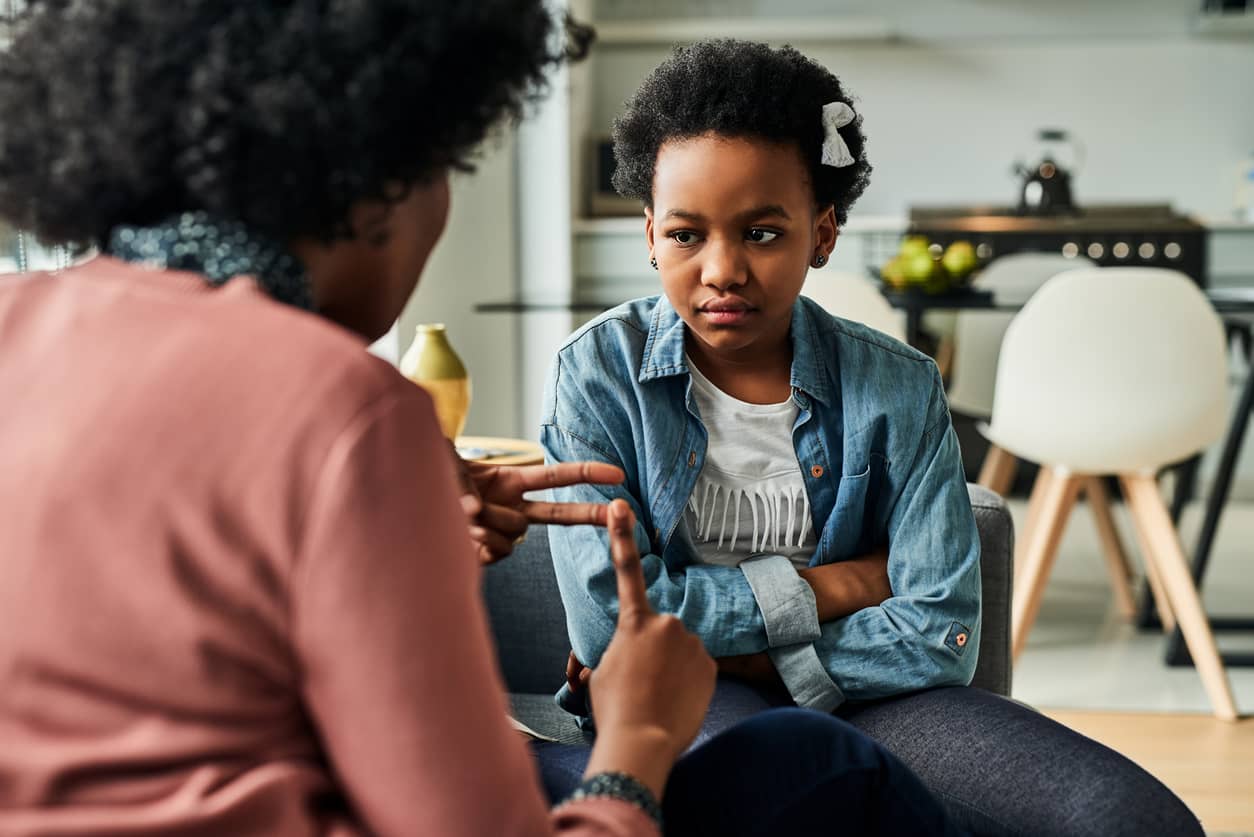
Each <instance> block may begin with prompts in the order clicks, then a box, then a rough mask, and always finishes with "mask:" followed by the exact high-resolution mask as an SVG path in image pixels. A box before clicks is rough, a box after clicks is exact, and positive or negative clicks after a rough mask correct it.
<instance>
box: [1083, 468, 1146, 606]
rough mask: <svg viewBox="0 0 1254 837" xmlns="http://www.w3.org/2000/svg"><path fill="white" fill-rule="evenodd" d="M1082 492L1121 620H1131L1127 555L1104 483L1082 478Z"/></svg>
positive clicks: (1130, 578) (1131, 596)
mask: <svg viewBox="0 0 1254 837" xmlns="http://www.w3.org/2000/svg"><path fill="white" fill-rule="evenodd" d="M1082 489H1083V492H1084V496H1085V498H1086V499H1087V500H1088V503H1089V509H1090V510H1091V511H1092V512H1093V522H1094V523H1096V524H1097V537H1098V539H1099V540H1100V541H1101V543H1102V557H1103V558H1105V559H1106V571H1107V572H1108V573H1109V574H1110V584H1111V587H1113V588H1114V592H1115V604H1116V605H1117V606H1118V607H1119V612H1120V613H1121V614H1123V618H1124V619H1127V620H1131V619H1133V618H1134V617H1135V616H1136V595H1135V594H1134V593H1133V592H1132V566H1131V565H1130V564H1129V563H1128V554H1127V553H1126V552H1125V551H1124V549H1123V541H1122V540H1121V539H1120V537H1119V530H1118V529H1116V528H1115V519H1114V516H1113V515H1111V513H1110V495H1109V494H1108V493H1107V492H1106V484H1105V483H1103V482H1102V478H1101V477H1085V478H1084V485H1083V487H1082Z"/></svg>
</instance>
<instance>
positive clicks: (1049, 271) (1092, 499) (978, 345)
mask: <svg viewBox="0 0 1254 837" xmlns="http://www.w3.org/2000/svg"><path fill="white" fill-rule="evenodd" d="M1091 267H1095V265H1094V264H1093V262H1091V261H1089V260H1088V259H1087V258H1084V257H1083V256H1076V257H1072V258H1068V257H1066V256H1062V255H1059V254H1057V253H1012V254H1010V255H1007V256H1002V257H1001V258H999V259H995V260H994V261H992V262H991V263H989V265H988V267H986V268H985V269H984V270H983V271H982V272H981V273H980V275H979V276H978V277H976V279H975V283H974V284H975V286H976V287H977V288H979V289H980V290H987V291H992V292H993V294H994V297H995V299H996V300H997V301H998V302H999V303H1002V304H1011V305H1021V304H1023V303H1026V302H1027V301H1028V300H1029V299H1030V298H1031V297H1032V294H1034V293H1036V291H1037V289H1039V288H1040V287H1041V286H1042V285H1044V284H1045V282H1046V281H1047V280H1048V279H1050V278H1051V277H1053V276H1056V275H1057V274H1059V273H1062V272H1064V271H1067V270H1073V269H1077V268H1091ZM1013 317H1014V314H1013V313H1010V312H1007V311H979V310H963V311H959V312H958V313H957V320H956V323H955V326H954V341H953V343H954V358H953V365H952V368H951V370H950V373H949V382H948V386H947V387H946V391H945V394H946V396H947V397H948V398H949V406H950V408H951V409H953V410H956V411H957V412H959V413H963V414H964V415H968V416H973V417H975V418H979V419H987V418H988V417H989V416H991V415H992V413H993V392H994V389H995V385H996V380H997V358H998V355H999V353H1000V350H1001V341H1002V337H1003V336H1004V335H1005V333H1006V328H1007V327H1008V326H1009V325H1010V321H1011V319H1013ZM1018 468H1019V460H1018V459H1017V458H1016V457H1014V456H1012V455H1011V454H1009V453H1007V452H1006V451H1005V450H1003V449H1002V448H1000V447H998V446H997V445H991V446H990V447H989V450H988V453H987V454H985V457H984V463H983V465H982V467H981V468H980V474H979V477H978V479H977V480H976V482H978V483H979V484H980V485H982V486H984V487H985V488H987V489H989V490H990V491H995V492H997V493H998V494H1001V495H1003V496H1004V495H1005V494H1006V492H1008V491H1009V490H1010V486H1011V485H1012V484H1013V483H1014V478H1015V474H1016V472H1017V471H1018ZM1080 494H1081V495H1082V496H1083V497H1084V498H1085V499H1086V500H1087V501H1088V506H1089V509H1090V511H1091V512H1092V514H1093V522H1094V524H1095V525H1096V527H1097V536H1098V541H1099V543H1100V544H1101V548H1102V556H1103V557H1104V558H1105V560H1106V569H1107V572H1108V574H1109V576H1110V583H1111V590H1112V592H1113V593H1114V598H1115V605H1116V607H1117V608H1118V609H1119V612H1120V614H1121V615H1122V616H1123V618H1124V619H1129V620H1130V619H1132V618H1133V617H1135V616H1136V610H1137V604H1136V594H1135V592H1134V591H1133V574H1132V565H1131V563H1130V562H1129V561H1128V554H1127V550H1126V549H1124V546H1123V541H1122V539H1121V538H1120V536H1119V529H1118V527H1117V526H1116V525H1115V520H1114V516H1113V514H1112V513H1111V510H1110V497H1109V495H1108V493H1107V491H1106V486H1105V484H1104V483H1103V482H1102V481H1101V480H1099V479H1096V478H1093V479H1089V480H1086V481H1085V484H1084V485H1083V486H1082V487H1081V491H1080Z"/></svg>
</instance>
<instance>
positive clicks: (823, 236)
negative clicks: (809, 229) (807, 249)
mask: <svg viewBox="0 0 1254 837" xmlns="http://www.w3.org/2000/svg"><path fill="white" fill-rule="evenodd" d="M839 235H840V227H838V226H836V207H834V206H833V205H832V204H830V203H829V204H828V205H827V206H825V207H823V208H822V209H820V210H819V213H818V216H817V217H816V218H815V219H814V255H816V256H817V255H822V256H823V257H824V258H825V259H826V258H827V257H828V256H830V255H831V254H832V250H833V249H834V248H835V247H836V238H837V237H838V236H839Z"/></svg>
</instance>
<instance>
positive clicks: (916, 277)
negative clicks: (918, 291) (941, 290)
mask: <svg viewBox="0 0 1254 837" xmlns="http://www.w3.org/2000/svg"><path fill="white" fill-rule="evenodd" d="M897 258H898V259H900V260H901V269H902V272H903V273H904V274H905V277H906V281H907V282H909V283H910V284H911V285H922V284H924V283H925V282H927V281H928V280H929V279H931V278H932V276H933V274H934V273H935V271H936V268H937V266H938V265H937V263H936V261H935V260H934V259H933V258H932V254H931V253H929V252H928V251H927V248H926V247H925V248H923V249H922V250H911V251H910V252H909V253H903V254H902V255H900V256H898V257H897Z"/></svg>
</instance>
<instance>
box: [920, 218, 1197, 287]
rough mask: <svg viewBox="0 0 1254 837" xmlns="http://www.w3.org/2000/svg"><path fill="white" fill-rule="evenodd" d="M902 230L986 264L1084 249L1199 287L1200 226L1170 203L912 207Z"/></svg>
mask: <svg viewBox="0 0 1254 837" xmlns="http://www.w3.org/2000/svg"><path fill="white" fill-rule="evenodd" d="M909 233H910V234H914V235H925V236H927V237H928V238H929V239H930V240H931V241H932V242H934V243H935V244H939V245H940V246H941V247H947V246H948V245H949V244H950V243H951V242H954V241H957V240H959V239H965V240H967V241H970V242H971V243H973V244H974V245H975V248H976V256H977V257H978V258H979V259H980V261H981V262H988V261H990V260H991V259H994V258H996V257H998V256H1004V255H1006V254H1008V253H1019V252H1025V251H1035V252H1043V253H1061V254H1062V255H1064V256H1067V257H1070V258H1074V257H1076V256H1080V255H1084V256H1087V257H1088V258H1090V259H1092V260H1093V261H1094V262H1096V263H1097V264H1099V265H1102V266H1103V267H1113V266H1120V267H1123V266H1140V267H1168V268H1172V269H1174V270H1179V271H1181V272H1182V273H1185V274H1187V275H1188V276H1190V277H1191V278H1192V279H1193V281H1195V282H1197V284H1198V285H1200V286H1202V287H1206V284H1207V280H1206V237H1207V230H1206V227H1204V226H1203V225H1201V224H1199V223H1198V222H1197V221H1196V220H1194V219H1193V218H1191V217H1189V216H1187V215H1183V214H1181V213H1179V212H1176V211H1175V210H1173V209H1172V208H1171V206H1170V204H1106V205H1102V204H1089V205H1085V207H1084V208H1083V209H1082V210H1076V211H1074V212H1072V213H1068V214H1057V215H1022V214H1020V213H1019V210H1018V208H1017V207H1011V206H916V207H911V209H910V228H909Z"/></svg>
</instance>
